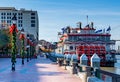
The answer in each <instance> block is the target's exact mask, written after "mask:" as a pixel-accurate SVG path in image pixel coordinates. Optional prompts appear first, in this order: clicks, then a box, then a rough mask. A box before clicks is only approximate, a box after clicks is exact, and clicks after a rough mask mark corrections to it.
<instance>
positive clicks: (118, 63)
mask: <svg viewBox="0 0 120 82" xmlns="http://www.w3.org/2000/svg"><path fill="white" fill-rule="evenodd" d="M115 57H116V59H117V62H116V63H115V67H117V68H120V55H116V56H115Z"/></svg>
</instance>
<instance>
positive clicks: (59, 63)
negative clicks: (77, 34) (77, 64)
mask: <svg viewBox="0 0 120 82" xmlns="http://www.w3.org/2000/svg"><path fill="white" fill-rule="evenodd" d="M56 56H57V61H58V65H59V66H62V65H63V60H64V55H63V54H57V55H56Z"/></svg>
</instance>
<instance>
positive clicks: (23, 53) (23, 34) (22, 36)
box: [19, 28, 25, 65]
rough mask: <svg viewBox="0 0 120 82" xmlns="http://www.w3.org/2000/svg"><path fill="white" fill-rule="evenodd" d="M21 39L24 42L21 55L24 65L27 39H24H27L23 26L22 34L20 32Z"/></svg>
mask: <svg viewBox="0 0 120 82" xmlns="http://www.w3.org/2000/svg"><path fill="white" fill-rule="evenodd" d="M19 39H20V40H21V42H22V48H21V57H22V65H24V55H25V41H24V39H25V33H24V29H23V28H22V29H21V34H20V37H19Z"/></svg>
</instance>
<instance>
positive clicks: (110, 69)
mask: <svg viewBox="0 0 120 82" xmlns="http://www.w3.org/2000/svg"><path fill="white" fill-rule="evenodd" d="M116 59H117V62H116V63H115V66H114V67H101V69H102V70H105V71H108V72H111V73H115V74H119V75H120V55H116Z"/></svg>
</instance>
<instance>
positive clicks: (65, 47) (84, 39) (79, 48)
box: [58, 22, 115, 66]
mask: <svg viewBox="0 0 120 82" xmlns="http://www.w3.org/2000/svg"><path fill="white" fill-rule="evenodd" d="M110 31H111V28H110V26H109V27H108V28H106V30H105V29H104V30H102V29H100V30H96V29H95V28H94V25H93V22H91V24H88V25H86V26H85V27H82V24H81V22H79V24H78V27H77V28H72V27H70V26H68V27H66V28H62V33H61V32H59V33H58V35H59V38H60V41H59V42H58V52H59V53H62V54H71V55H72V54H76V55H78V60H79V59H80V56H81V55H82V54H86V56H87V57H88V65H90V58H91V56H92V55H93V54H94V53H96V54H98V56H99V57H100V58H101V66H107V65H109V64H107V62H108V63H114V55H113V54H114V53H115V50H114V46H115V41H114V40H111V39H110V37H111V34H110ZM108 54H109V55H108ZM110 66H113V65H112V64H111V65H110Z"/></svg>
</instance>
